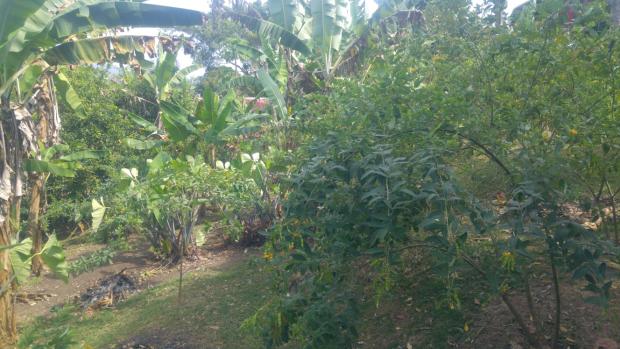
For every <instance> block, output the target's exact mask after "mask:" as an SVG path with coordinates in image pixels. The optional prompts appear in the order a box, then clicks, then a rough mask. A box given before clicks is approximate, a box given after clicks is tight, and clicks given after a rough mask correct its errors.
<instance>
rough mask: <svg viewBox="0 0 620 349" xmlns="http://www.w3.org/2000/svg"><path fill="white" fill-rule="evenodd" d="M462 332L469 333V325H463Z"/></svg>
mask: <svg viewBox="0 0 620 349" xmlns="http://www.w3.org/2000/svg"><path fill="white" fill-rule="evenodd" d="M463 331H465V332H469V324H468V323H467V322H466V323H465V325H463Z"/></svg>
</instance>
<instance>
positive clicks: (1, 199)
mask: <svg viewBox="0 0 620 349" xmlns="http://www.w3.org/2000/svg"><path fill="white" fill-rule="evenodd" d="M0 106H1V107H2V109H1V113H2V119H0V157H1V159H0V173H1V174H2V175H0V246H9V245H11V240H12V238H13V230H12V224H11V204H12V201H13V200H12V199H13V198H14V196H13V195H14V188H13V185H14V183H15V182H14V181H12V180H11V172H10V171H9V168H10V164H9V163H10V162H12V160H13V159H11V157H10V156H8V155H9V154H11V151H12V150H13V147H12V146H11V145H12V144H13V142H12V140H13V139H11V138H12V137H10V135H9V134H8V133H5V120H6V126H9V123H11V121H12V119H13V118H14V117H15V115H14V113H13V112H12V111H11V110H10V108H9V101H8V98H2V101H1V102H0ZM14 286H15V284H14V280H13V272H12V269H11V260H10V259H9V251H8V250H3V251H0V347H4V346H5V345H9V344H12V343H14V342H15V339H16V338H17V329H16V326H15V312H14V307H13V305H14V303H13V288H14Z"/></svg>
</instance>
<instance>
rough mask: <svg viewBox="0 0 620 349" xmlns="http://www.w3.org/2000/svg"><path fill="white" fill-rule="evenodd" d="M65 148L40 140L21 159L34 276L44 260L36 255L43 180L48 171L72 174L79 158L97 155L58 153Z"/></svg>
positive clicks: (39, 244)
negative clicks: (34, 149)
mask: <svg viewBox="0 0 620 349" xmlns="http://www.w3.org/2000/svg"><path fill="white" fill-rule="evenodd" d="M68 151H70V148H69V146H67V145H64V144H56V145H53V146H51V147H49V148H46V147H45V144H44V143H43V142H40V143H39V148H38V152H32V153H31V157H30V158H29V159H27V160H26V161H25V163H24V170H26V172H28V173H29V177H30V179H31V189H30V208H29V210H28V230H29V232H30V237H31V239H32V253H33V258H32V263H31V267H32V272H33V273H34V274H35V275H37V276H38V275H40V274H41V269H42V267H43V262H44V260H43V259H42V258H41V255H40V252H41V249H42V246H43V232H42V230H41V224H40V221H39V215H40V213H41V199H42V197H43V196H44V193H45V184H46V183H47V180H48V179H49V177H50V176H51V175H54V176H60V177H74V176H75V171H76V170H77V169H79V167H80V161H81V160H86V159H97V158H98V156H97V154H96V153H94V152H92V151H88V150H86V151H79V152H73V153H69V154H66V155H61V154H62V153H65V152H68Z"/></svg>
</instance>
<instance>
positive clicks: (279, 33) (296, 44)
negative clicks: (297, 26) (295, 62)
mask: <svg viewBox="0 0 620 349" xmlns="http://www.w3.org/2000/svg"><path fill="white" fill-rule="evenodd" d="M231 16H232V17H233V18H235V19H237V20H238V21H239V22H241V23H243V24H244V25H246V26H248V27H249V28H250V29H252V30H254V31H256V33H257V34H258V35H259V36H264V37H267V38H271V39H273V40H276V41H278V42H279V43H280V44H281V45H283V46H284V47H288V48H290V49H292V50H295V51H298V52H300V53H303V54H305V55H310V54H311V51H310V48H308V46H306V44H305V43H304V42H303V41H302V40H301V39H300V38H299V37H298V36H297V35H295V34H293V33H292V32H290V31H288V30H286V29H284V28H282V27H281V26H279V25H277V24H276V23H273V22H269V21H266V20H263V19H260V18H256V17H250V16H245V15H240V14H237V13H231Z"/></svg>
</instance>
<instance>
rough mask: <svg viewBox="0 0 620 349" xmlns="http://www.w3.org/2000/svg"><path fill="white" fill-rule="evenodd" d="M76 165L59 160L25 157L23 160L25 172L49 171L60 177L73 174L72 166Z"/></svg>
mask: <svg viewBox="0 0 620 349" xmlns="http://www.w3.org/2000/svg"><path fill="white" fill-rule="evenodd" d="M75 167H76V165H72V164H70V163H66V162H61V161H53V160H52V161H45V160H37V159H27V160H26V161H24V170H26V171H27V172H38V173H51V174H53V175H56V176H61V177H73V176H75V171H74V168H75Z"/></svg>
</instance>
